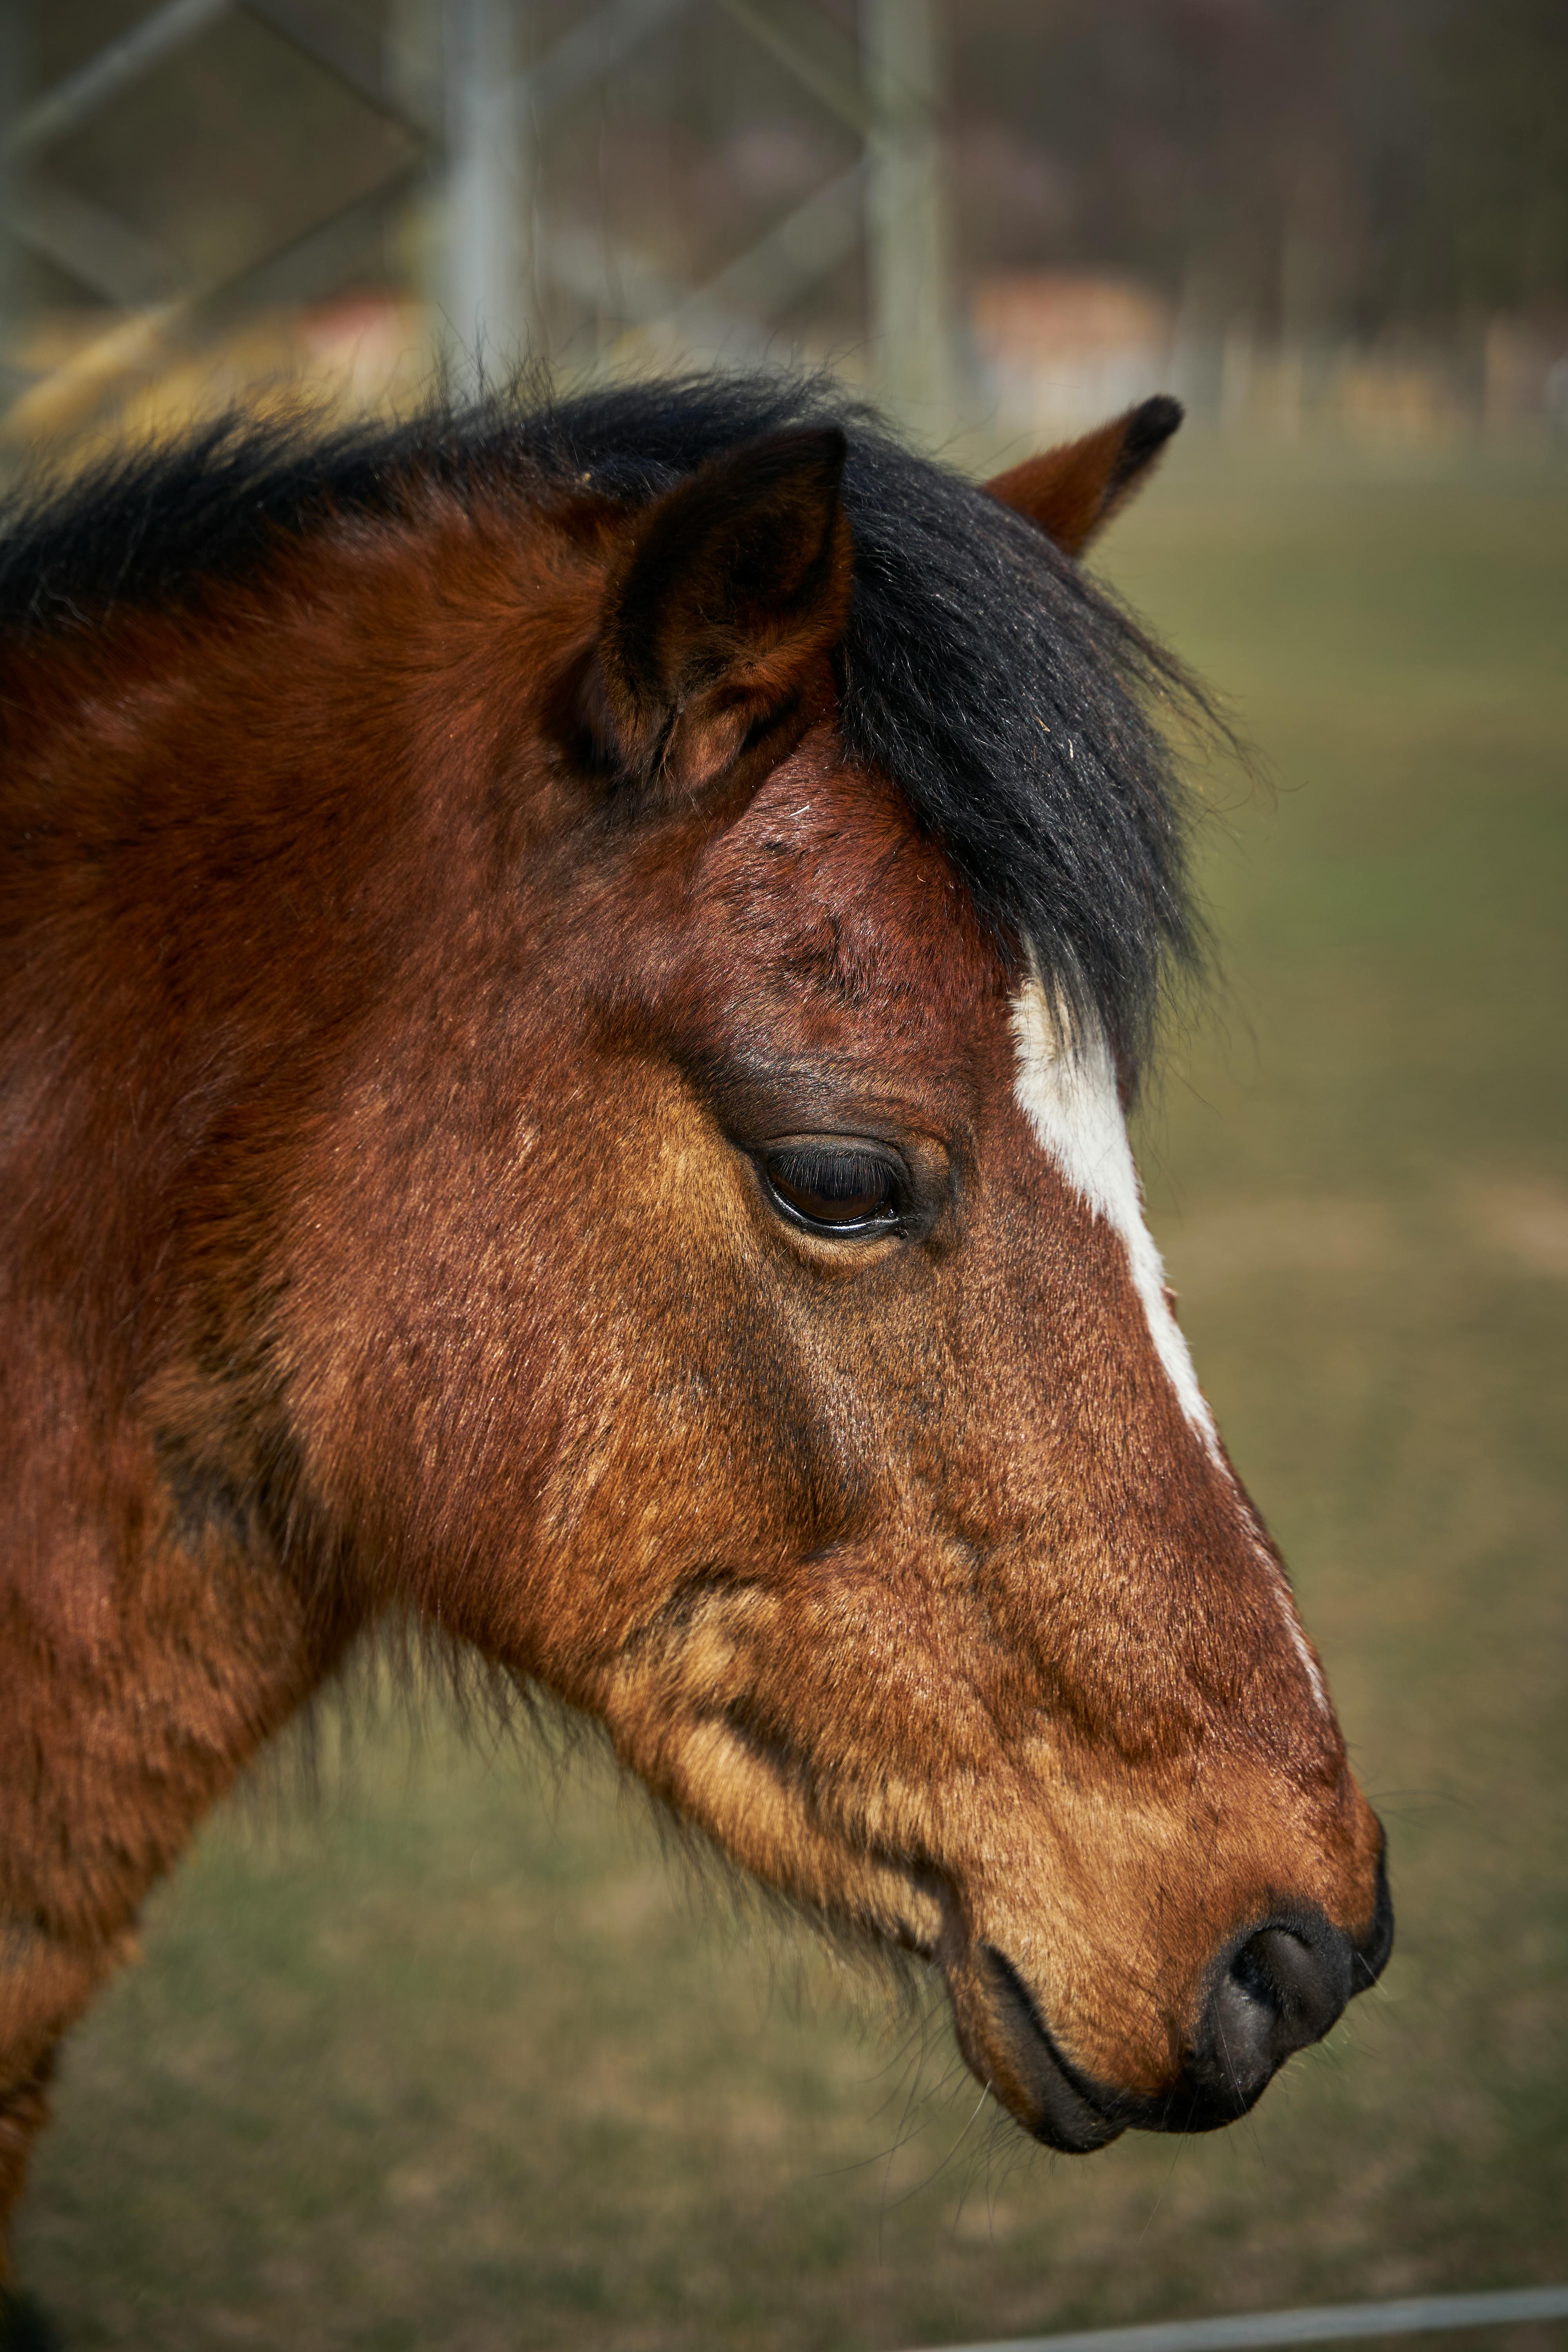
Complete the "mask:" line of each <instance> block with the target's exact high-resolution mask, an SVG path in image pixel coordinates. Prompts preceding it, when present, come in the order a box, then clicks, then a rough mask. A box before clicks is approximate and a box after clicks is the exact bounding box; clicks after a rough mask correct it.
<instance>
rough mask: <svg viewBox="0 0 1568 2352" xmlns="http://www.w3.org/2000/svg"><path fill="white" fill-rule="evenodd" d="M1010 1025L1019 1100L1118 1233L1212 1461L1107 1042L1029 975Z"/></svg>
mask: <svg viewBox="0 0 1568 2352" xmlns="http://www.w3.org/2000/svg"><path fill="white" fill-rule="evenodd" d="M1013 1032H1014V1034H1015V1036H1016V1038H1017V1041H1018V1076H1017V1081H1016V1086H1015V1087H1014V1092H1015V1094H1016V1097H1017V1099H1018V1103H1019V1105H1020V1107H1021V1108H1022V1109H1023V1111H1024V1114H1025V1116H1026V1118H1027V1119H1028V1122H1029V1124H1030V1126H1031V1127H1032V1128H1033V1129H1034V1130H1035V1135H1036V1139H1037V1141H1038V1142H1039V1144H1040V1145H1041V1147H1042V1149H1043V1150H1045V1151H1046V1152H1047V1154H1048V1156H1049V1157H1050V1158H1051V1159H1052V1160H1055V1162H1056V1164H1057V1166H1058V1168H1059V1169H1060V1171H1061V1172H1062V1174H1063V1175H1064V1176H1065V1177H1066V1178H1067V1180H1068V1183H1069V1184H1071V1185H1072V1186H1073V1188H1074V1190H1075V1191H1077V1192H1080V1193H1081V1194H1082V1195H1083V1198H1084V1199H1085V1200H1086V1201H1087V1202H1089V1207H1090V1208H1091V1209H1092V1210H1093V1211H1094V1212H1095V1213H1096V1215H1097V1216H1100V1217H1103V1218H1104V1219H1105V1222H1106V1223H1107V1224H1108V1225H1109V1226H1110V1228H1111V1230H1112V1232H1113V1233H1115V1234H1119V1235H1120V1237H1121V1243H1122V1245H1123V1247H1124V1248H1125V1249H1126V1252H1127V1263H1128V1265H1129V1267H1130V1269H1131V1275H1132V1281H1133V1286H1134V1287H1135V1288H1136V1290H1137V1293H1138V1296H1139V1297H1140V1299H1141V1300H1142V1304H1143V1314H1144V1318H1145V1319H1146V1320H1147V1322H1148V1325H1149V1337H1150V1338H1151V1339H1152V1340H1153V1342H1154V1352H1155V1354H1156V1355H1157V1356H1158V1357H1159V1359H1160V1361H1161V1362H1162V1364H1163V1366H1164V1367H1165V1372H1166V1376H1167V1378H1168V1379H1169V1381H1170V1383H1171V1386H1172V1387H1173V1389H1174V1391H1175V1392H1176V1402H1177V1403H1178V1404H1179V1405H1180V1406H1181V1408H1182V1411H1183V1412H1184V1414H1185V1415H1186V1417H1187V1420H1188V1422H1189V1423H1191V1425H1192V1427H1193V1428H1194V1429H1195V1430H1196V1431H1197V1433H1198V1435H1199V1436H1200V1437H1201V1438H1202V1439H1203V1442H1204V1445H1205V1449H1206V1450H1207V1452H1208V1453H1209V1454H1210V1455H1211V1456H1212V1457H1213V1458H1214V1459H1215V1461H1218V1460H1219V1459H1220V1454H1219V1444H1218V1440H1217V1438H1216V1436H1215V1425H1214V1416H1213V1414H1212V1413H1211V1412H1210V1411H1209V1408H1208V1400H1207V1399H1206V1397H1205V1395H1204V1392H1203V1391H1202V1389H1200V1388H1199V1386H1198V1376H1197V1373H1196V1372H1195V1371H1194V1369H1193V1360H1192V1357H1191V1355H1190V1353H1189V1352H1188V1349H1187V1343H1186V1340H1185V1339H1184V1338H1183V1336H1182V1329H1181V1326H1180V1324H1179V1323H1178V1322H1177V1321H1176V1318H1175V1317H1174V1316H1173V1314H1172V1312H1171V1304H1170V1301H1169V1299H1168V1298H1167V1297H1166V1296H1165V1268H1164V1265H1163V1262H1162V1260H1161V1256H1160V1253H1159V1251H1158V1250H1157V1249H1156V1248H1155V1246H1154V1236H1153V1234H1152V1233H1151V1232H1150V1231H1149V1228H1148V1226H1147V1225H1146V1224H1145V1223H1144V1222H1143V1201H1142V1193H1141V1192H1140V1190H1139V1185H1138V1171H1137V1169H1136V1168H1135V1167H1134V1166H1133V1164H1132V1147H1131V1143H1129V1141H1128V1139H1127V1121H1126V1120H1125V1119H1124V1118H1123V1117H1122V1116H1121V1101H1120V1099H1119V1097H1118V1095H1117V1092H1116V1069H1115V1066H1114V1064H1113V1063H1112V1061H1111V1058H1110V1046H1109V1045H1107V1043H1106V1041H1105V1038H1104V1036H1103V1034H1101V1033H1100V1031H1099V1030H1098V1029H1097V1030H1096V1031H1094V1033H1093V1034H1092V1035H1089V1036H1077V1035H1075V1034H1073V1032H1072V1030H1071V1029H1070V1028H1069V1026H1068V1019H1067V1015H1066V1013H1065V1012H1062V1013H1058V1011H1057V1009H1056V1008H1055V1007H1054V1006H1053V1005H1052V1003H1050V1000H1049V999H1048V998H1047V994H1046V992H1045V990H1044V989H1043V988H1042V987H1041V986H1040V983H1039V982H1038V981H1037V980H1028V981H1026V982H1025V983H1024V986H1023V987H1022V988H1021V989H1020V990H1019V992H1018V993H1017V995H1016V997H1015V998H1014V1000H1013Z"/></svg>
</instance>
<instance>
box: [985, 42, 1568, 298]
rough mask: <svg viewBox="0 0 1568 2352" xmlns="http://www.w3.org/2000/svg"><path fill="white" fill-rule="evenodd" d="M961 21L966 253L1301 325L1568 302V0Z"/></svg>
mask: <svg viewBox="0 0 1568 2352" xmlns="http://www.w3.org/2000/svg"><path fill="white" fill-rule="evenodd" d="M952 37H953V44H954V56H953V67H954V96H955V126H954V128H955V149H956V160H957V166H958V170H957V180H958V194H959V204H960V208H961V215H962V226H961V238H960V242H961V246H962V248H963V252H964V255H965V257H966V259H967V260H968V262H969V263H970V265H971V267H976V266H978V267H982V268H984V267H985V266H997V265H1000V266H1008V265H1016V266H1037V265H1039V264H1041V263H1046V264H1057V265H1063V264H1071V265H1075V266H1076V265H1081V264H1084V263H1090V264H1095V265H1100V266H1102V267H1103V266H1110V267H1112V268H1124V269H1128V270H1131V271H1134V272H1136V273H1137V274H1138V275H1140V276H1142V277H1145V278H1150V279H1152V281H1153V282H1155V283H1156V284H1158V285H1159V286H1161V287H1162V288H1163V289H1164V290H1165V291H1166V292H1167V293H1168V294H1170V295H1171V296H1172V298H1173V299H1175V300H1176V301H1177V302H1178V303H1179V304H1180V305H1181V306H1182V309H1183V311H1184V315H1185V316H1187V317H1188V318H1189V319H1190V320H1192V322H1193V323H1194V325H1195V326H1198V327H1202V326H1205V325H1222V324H1223V323H1224V322H1225V321H1226V320H1227V319H1229V318H1233V317H1236V316H1237V315H1238V314H1239V315H1244V316H1246V317H1247V318H1249V319H1250V320H1253V321H1255V322H1256V324H1257V325H1258V328H1259V329H1260V330H1261V331H1264V332H1265V333H1269V332H1273V333H1278V334H1280V335H1282V336H1284V337H1286V338H1290V339H1295V338H1301V337H1311V336H1313V335H1316V334H1344V335H1351V336H1356V337H1367V336H1374V335H1377V334H1379V333H1381V332H1384V331H1387V330H1389V329H1391V328H1394V329H1398V328H1401V327H1409V328H1417V329H1425V330H1433V329H1439V330H1440V329H1446V328H1448V327H1451V325H1452V324H1453V323H1454V322H1455V321H1456V320H1463V319H1464V318H1465V317H1467V316H1473V315H1475V314H1479V313H1486V312H1491V311H1497V310H1509V311H1515V312H1526V313H1532V314H1536V315H1539V316H1542V317H1547V318H1550V317H1552V316H1553V314H1561V313H1562V312H1563V311H1564V310H1568V5H1565V0H967V5H964V6H963V7H962V8H958V7H955V8H954V10H953V12H952Z"/></svg>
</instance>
